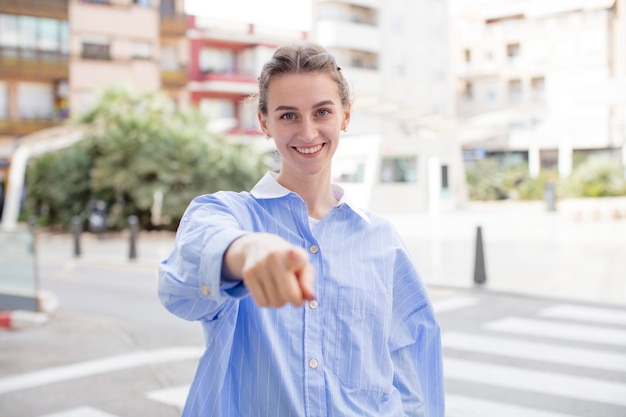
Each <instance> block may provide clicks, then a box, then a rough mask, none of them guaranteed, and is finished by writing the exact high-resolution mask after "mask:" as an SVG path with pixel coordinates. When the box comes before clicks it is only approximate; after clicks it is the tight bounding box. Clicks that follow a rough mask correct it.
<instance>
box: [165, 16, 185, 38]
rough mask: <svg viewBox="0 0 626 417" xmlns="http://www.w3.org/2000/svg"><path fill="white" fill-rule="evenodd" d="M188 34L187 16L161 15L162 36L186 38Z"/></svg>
mask: <svg viewBox="0 0 626 417" xmlns="http://www.w3.org/2000/svg"><path fill="white" fill-rule="evenodd" d="M186 34H187V16H185V15H184V14H176V15H173V16H164V15H161V36H173V37H184V36H185V35H186Z"/></svg>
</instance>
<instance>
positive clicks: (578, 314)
mask: <svg viewBox="0 0 626 417" xmlns="http://www.w3.org/2000/svg"><path fill="white" fill-rule="evenodd" d="M539 315H540V316H542V317H551V318H559V319H572V320H580V321H591V322H595V323H605V324H619V325H626V311H617V310H612V309H609V308H597V307H586V306H576V305H571V304H561V305H557V306H554V307H549V308H546V309H544V310H542V311H540V312H539Z"/></svg>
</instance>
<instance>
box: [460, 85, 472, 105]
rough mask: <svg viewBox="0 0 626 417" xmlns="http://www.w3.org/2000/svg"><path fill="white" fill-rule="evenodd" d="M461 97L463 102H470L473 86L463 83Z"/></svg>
mask: <svg viewBox="0 0 626 417" xmlns="http://www.w3.org/2000/svg"><path fill="white" fill-rule="evenodd" d="M461 97H462V98H463V100H465V101H472V99H473V98H474V85H473V84H472V83H471V81H465V82H464V83H463V87H462V90H461Z"/></svg>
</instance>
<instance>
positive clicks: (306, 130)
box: [300, 117, 317, 142]
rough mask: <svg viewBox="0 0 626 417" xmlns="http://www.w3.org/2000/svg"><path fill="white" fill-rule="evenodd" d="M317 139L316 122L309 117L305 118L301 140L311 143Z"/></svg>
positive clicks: (301, 127)
mask: <svg viewBox="0 0 626 417" xmlns="http://www.w3.org/2000/svg"><path fill="white" fill-rule="evenodd" d="M316 137H317V126H316V125H315V121H314V120H311V118H309V117H303V118H302V123H301V124H300V140H303V141H305V142H311V141H313V140H314V139H315V138H316Z"/></svg>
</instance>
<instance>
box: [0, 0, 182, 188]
mask: <svg viewBox="0 0 626 417" xmlns="http://www.w3.org/2000/svg"><path fill="white" fill-rule="evenodd" d="M186 29H187V22H186V17H185V15H184V4H183V0H160V1H159V0H13V1H10V2H2V3H0V185H2V184H4V183H5V182H6V181H7V172H8V169H9V166H10V159H11V155H12V154H13V152H14V151H15V150H16V148H17V147H18V146H19V145H20V144H21V143H23V142H24V141H25V140H28V138H29V135H30V134H32V133H34V132H39V133H41V132H43V131H45V129H48V128H52V127H55V126H59V125H61V124H63V123H64V122H65V121H66V119H67V118H68V117H69V116H70V115H72V114H77V113H79V112H81V111H83V110H84V109H86V108H87V106H89V105H90V104H91V103H92V102H93V101H94V100H95V98H96V96H97V94H98V93H99V91H100V90H102V89H103V88H105V87H108V86H110V85H114V84H121V85H129V86H132V87H133V88H135V89H139V90H149V91H154V90H159V89H163V90H165V91H166V92H168V94H169V95H170V96H171V97H172V99H174V100H175V101H176V102H178V103H180V104H182V105H184V104H186V102H187V94H186V84H187V69H186V66H187V64H186V62H187V53H186V46H187V42H186V37H185V36H186ZM39 136H41V135H39ZM51 136H52V135H51ZM51 140H52V139H51Z"/></svg>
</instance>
